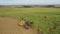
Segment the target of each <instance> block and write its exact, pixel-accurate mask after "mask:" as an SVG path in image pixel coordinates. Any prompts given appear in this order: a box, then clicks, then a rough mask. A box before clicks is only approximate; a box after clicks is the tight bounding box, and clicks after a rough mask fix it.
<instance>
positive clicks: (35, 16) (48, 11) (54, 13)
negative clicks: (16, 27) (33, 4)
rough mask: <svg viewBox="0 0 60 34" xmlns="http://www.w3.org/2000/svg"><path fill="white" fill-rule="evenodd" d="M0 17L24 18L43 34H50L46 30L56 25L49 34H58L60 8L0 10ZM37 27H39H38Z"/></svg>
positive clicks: (59, 30) (59, 31) (59, 29)
mask: <svg viewBox="0 0 60 34" xmlns="http://www.w3.org/2000/svg"><path fill="white" fill-rule="evenodd" d="M0 16H10V17H15V18H19V19H20V18H22V17H24V18H25V19H26V20H31V21H33V22H34V27H35V28H36V29H38V28H39V30H40V31H41V32H42V33H43V34H48V32H50V31H49V30H48V28H49V27H50V26H52V25H53V22H54V23H57V28H56V29H52V30H51V32H50V33H52V34H60V8H0ZM38 26H39V27H38Z"/></svg>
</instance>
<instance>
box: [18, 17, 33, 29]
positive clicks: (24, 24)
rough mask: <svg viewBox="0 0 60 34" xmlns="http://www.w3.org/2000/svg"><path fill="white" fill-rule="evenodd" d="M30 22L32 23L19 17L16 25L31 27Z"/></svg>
mask: <svg viewBox="0 0 60 34" xmlns="http://www.w3.org/2000/svg"><path fill="white" fill-rule="evenodd" d="M32 24H33V22H32V21H31V22H30V21H26V20H25V19H24V18H22V19H20V20H19V21H18V26H21V27H23V28H25V29H28V28H29V27H31V26H32Z"/></svg>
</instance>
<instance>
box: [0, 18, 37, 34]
mask: <svg viewBox="0 0 60 34" xmlns="http://www.w3.org/2000/svg"><path fill="white" fill-rule="evenodd" d="M0 34H37V31H36V30H33V29H32V28H29V29H28V30H26V29H24V28H22V27H19V26H18V25H17V20H16V19H13V18H9V17H0Z"/></svg>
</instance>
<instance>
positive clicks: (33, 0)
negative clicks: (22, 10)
mask: <svg viewBox="0 0 60 34" xmlns="http://www.w3.org/2000/svg"><path fill="white" fill-rule="evenodd" d="M48 4H60V0H0V5H48Z"/></svg>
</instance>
